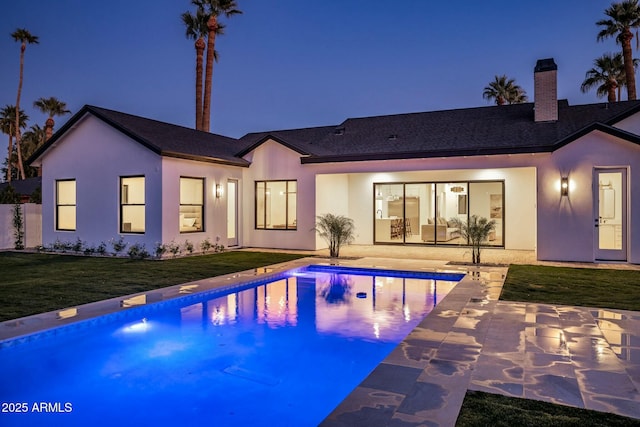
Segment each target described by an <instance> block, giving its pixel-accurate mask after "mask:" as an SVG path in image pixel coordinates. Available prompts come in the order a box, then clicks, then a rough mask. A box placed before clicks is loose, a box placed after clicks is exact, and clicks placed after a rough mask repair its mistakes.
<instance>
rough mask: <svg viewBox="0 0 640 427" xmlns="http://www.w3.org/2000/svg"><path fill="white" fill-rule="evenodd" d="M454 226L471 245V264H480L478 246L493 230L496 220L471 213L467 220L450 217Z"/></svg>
mask: <svg viewBox="0 0 640 427" xmlns="http://www.w3.org/2000/svg"><path fill="white" fill-rule="evenodd" d="M452 221H453V223H454V224H455V227H457V228H459V229H460V234H461V235H462V238H463V239H466V240H467V242H469V244H470V245H471V259H472V262H473V264H480V246H481V245H482V244H483V243H484V242H486V241H487V239H488V238H489V234H490V233H491V232H492V231H493V230H495V228H496V221H495V220H493V219H492V220H490V221H489V220H488V219H487V218H484V217H479V216H478V215H471V216H470V217H469V221H468V222H462V221H461V220H460V218H457V217H454V218H452Z"/></svg>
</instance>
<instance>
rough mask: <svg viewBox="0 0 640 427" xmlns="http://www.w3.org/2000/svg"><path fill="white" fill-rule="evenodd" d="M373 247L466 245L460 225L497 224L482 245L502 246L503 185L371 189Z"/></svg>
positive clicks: (438, 184)
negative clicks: (480, 221)
mask: <svg viewBox="0 0 640 427" xmlns="http://www.w3.org/2000/svg"><path fill="white" fill-rule="evenodd" d="M373 191H374V198H375V203H374V243H383V244H389V243H401V244H412V243H413V244H428V245H466V244H467V243H468V242H467V240H466V239H465V238H464V237H463V230H462V229H461V227H460V224H466V223H467V221H468V220H469V218H470V216H471V215H477V216H478V217H484V218H487V219H488V220H493V221H495V230H494V231H492V232H491V233H490V234H489V236H488V240H487V241H485V244H486V245H491V246H503V245H504V238H503V235H504V233H503V230H504V209H503V206H504V182H503V181H482V182H469V181H462V182H411V183H376V184H374V188H373Z"/></svg>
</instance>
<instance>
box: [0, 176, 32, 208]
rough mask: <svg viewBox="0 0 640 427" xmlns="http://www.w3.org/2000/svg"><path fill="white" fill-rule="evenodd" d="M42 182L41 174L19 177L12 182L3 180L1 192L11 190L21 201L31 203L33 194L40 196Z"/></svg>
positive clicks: (0, 187) (0, 185)
mask: <svg viewBox="0 0 640 427" xmlns="http://www.w3.org/2000/svg"><path fill="white" fill-rule="evenodd" d="M41 184H42V182H41V179H40V177H39V176H37V177H33V178H27V179H18V180H14V181H11V182H2V183H0V194H2V193H4V192H7V191H9V192H12V193H14V194H15V195H16V196H17V197H18V198H19V201H20V203H29V201H30V200H31V198H32V196H33V197H36V198H38V193H39V192H40V186H41ZM9 187H11V189H9ZM12 190H13V191H12Z"/></svg>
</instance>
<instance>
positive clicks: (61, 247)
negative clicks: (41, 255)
mask: <svg viewBox="0 0 640 427" xmlns="http://www.w3.org/2000/svg"><path fill="white" fill-rule="evenodd" d="M72 246H73V245H72V244H71V243H70V242H64V241H62V240H59V239H56V241H55V242H53V245H51V249H53V250H54V251H55V252H62V253H65V252H66V251H68V250H70V249H71V247H72Z"/></svg>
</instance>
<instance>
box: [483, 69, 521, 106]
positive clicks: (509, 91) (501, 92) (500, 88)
mask: <svg viewBox="0 0 640 427" xmlns="http://www.w3.org/2000/svg"><path fill="white" fill-rule="evenodd" d="M482 97H483V98H484V99H489V100H491V99H493V100H495V102H496V104H497V105H504V104H520V103H523V102H527V93H526V92H525V91H524V89H522V88H521V87H520V86H518V85H517V84H516V83H515V80H514V79H509V78H507V76H506V75H502V76H495V78H494V80H493V81H492V82H490V83H489V84H488V85H487V86H485V88H484V91H483V92H482Z"/></svg>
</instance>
